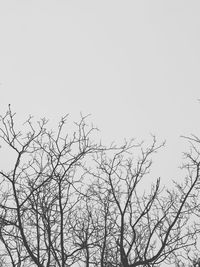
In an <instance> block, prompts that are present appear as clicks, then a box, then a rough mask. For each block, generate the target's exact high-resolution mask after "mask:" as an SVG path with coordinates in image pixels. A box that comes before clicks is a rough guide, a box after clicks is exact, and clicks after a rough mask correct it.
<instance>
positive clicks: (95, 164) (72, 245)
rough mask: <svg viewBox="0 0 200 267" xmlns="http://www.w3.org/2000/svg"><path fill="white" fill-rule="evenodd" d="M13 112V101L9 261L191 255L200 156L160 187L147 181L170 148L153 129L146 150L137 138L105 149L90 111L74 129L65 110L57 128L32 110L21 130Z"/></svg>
mask: <svg viewBox="0 0 200 267" xmlns="http://www.w3.org/2000/svg"><path fill="white" fill-rule="evenodd" d="M14 116H15V114H14V113H13V112H12V111H11V109H10V107H9V109H8V112H7V113H6V114H5V115H4V116H2V117H1V126H0V140H1V144H2V145H4V146H5V145H7V147H8V148H9V150H10V151H13V152H14V156H13V157H14V161H13V162H14V163H13V165H12V166H11V167H10V170H9V171H4V170H0V241H1V246H0V255H1V258H2V261H4V263H5V264H4V266H9V267H10V266H12V267H14V266H17V267H25V266H39V267H50V266H58V267H66V266H74V267H76V266H86V267H94V266H96V267H97V266H100V267H117V266H118V267H135V266H160V264H161V263H163V262H166V263H175V264H177V266H178V264H179V265H180V264H181V262H182V263H183V262H184V260H185V259H186V255H187V253H188V251H189V250H192V248H193V247H194V248H195V246H196V244H197V237H198V236H197V234H198V227H197V225H195V224H193V222H192V220H193V217H192V216H191V214H192V213H193V212H194V211H196V213H197V214H198V211H197V207H199V206H198V203H197V197H196V198H195V196H197V195H198V187H199V166H200V163H199V159H198V157H197V156H194V154H193V152H192V151H190V153H188V154H187V155H186V157H187V163H186V164H185V165H184V168H185V169H186V170H187V172H188V174H187V175H186V178H185V179H183V181H182V183H175V184H174V188H173V189H166V188H164V187H162V186H161V179H160V178H158V179H157V180H156V182H155V184H152V185H150V184H149V183H146V180H145V179H148V177H149V175H150V173H151V172H150V171H151V166H152V157H153V155H154V153H156V152H157V151H158V150H159V149H160V148H161V147H162V146H163V145H164V144H161V145H159V144H157V142H156V138H155V137H154V136H153V137H152V143H151V144H150V145H148V146H146V147H145V145H144V144H143V143H136V141H135V140H131V141H130V142H127V141H125V142H124V144H123V145H122V146H119V147H118V146H115V145H111V146H110V147H107V148H106V147H104V146H102V145H101V142H99V143H98V142H94V141H93V139H94V138H95V132H96V128H94V127H93V126H88V125H87V124H86V119H87V118H86V117H81V120H80V122H79V123H76V124H75V129H74V130H73V131H72V130H70V129H68V130H67V128H66V126H67V124H66V123H67V119H68V117H67V116H66V117H64V118H62V119H61V121H60V123H59V125H58V128H57V129H56V131H55V132H53V131H49V130H48V121H47V120H46V119H42V120H40V121H39V122H37V123H34V121H33V118H32V117H30V118H29V119H28V120H27V121H26V123H25V125H24V127H25V129H24V130H22V131H18V130H17V129H16V126H15V118H14ZM66 132H67V133H66ZM70 132H71V133H70ZM195 148H196V146H194V147H193V149H195ZM11 163H12V162H11ZM147 184H148V185H147ZM144 186H145V191H144ZM195 201H196V202H195ZM194 203H195V204H194ZM180 266H181V265H180Z"/></svg>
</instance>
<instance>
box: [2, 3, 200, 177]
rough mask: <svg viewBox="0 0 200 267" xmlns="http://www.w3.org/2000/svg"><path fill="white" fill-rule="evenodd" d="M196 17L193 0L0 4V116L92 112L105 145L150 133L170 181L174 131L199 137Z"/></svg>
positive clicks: (182, 146) (176, 157) (175, 158)
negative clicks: (161, 142) (9, 108)
mask: <svg viewBox="0 0 200 267" xmlns="http://www.w3.org/2000/svg"><path fill="white" fill-rule="evenodd" d="M199 14H200V1H198V0H188V1H185V0H167V1H164V0H157V1H154V0H153V1H147V0H145V1H142V0H138V1H133V0H131V1H118V0H100V1H97V0H90V1H88V0H80V1H77V0H71V1H68V0H55V1H51V0H33V1H31V0H23V1H22V0H15V1H14V0H2V1H0V99H1V102H0V112H1V113H2V112H5V110H6V109H7V105H8V104H9V103H10V104H11V105H12V107H13V110H15V111H16V112H17V113H18V119H19V120H20V119H22V120H23V119H24V118H25V117H26V116H27V115H29V114H32V115H35V116H38V117H44V116H46V117H48V118H50V119H51V120H53V121H54V120H56V119H59V118H60V117H61V116H62V115H64V114H66V113H70V114H71V117H72V118H77V117H78V114H79V113H80V112H82V113H83V114H88V113H91V114H92V116H91V121H93V123H94V124H95V125H97V126H98V127H99V128H100V129H101V135H102V137H103V138H104V139H105V140H108V141H111V140H117V141H119V140H122V139H123V138H124V137H136V138H138V139H139V140H141V139H146V138H147V137H148V135H149V134H150V133H153V134H156V135H157V136H158V139H159V140H164V139H166V140H167V144H166V148H165V149H164V150H163V151H162V152H161V153H160V156H159V157H157V159H156V160H157V161H156V162H157V163H156V162H155V166H156V167H157V169H158V173H159V175H161V176H163V177H164V179H167V177H169V178H174V176H175V173H176V172H175V170H176V168H177V167H178V164H180V162H181V161H180V160H181V151H184V150H186V148H187V145H186V143H185V142H183V140H181V139H180V135H182V134H183V135H189V134H190V133H195V134H197V135H198V134H200V131H199V130H200V125H199V114H200V113H199V112H200V104H199V103H198V101H197V99H198V98H200V75H199V74H200V16H199ZM156 164H157V165H156Z"/></svg>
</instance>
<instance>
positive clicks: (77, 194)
mask: <svg viewBox="0 0 200 267" xmlns="http://www.w3.org/2000/svg"><path fill="white" fill-rule="evenodd" d="M14 116H15V114H13V113H12V111H11V109H10V108H9V110H8V112H7V113H6V115H5V116H2V117H1V124H2V126H1V129H0V131H1V136H0V138H1V140H2V141H3V142H4V144H7V145H8V147H9V148H10V149H12V150H13V151H14V152H15V161H14V166H13V167H12V168H11V170H10V171H9V172H5V171H3V170H1V171H0V174H1V205H0V210H1V217H0V218H1V232H0V234H1V241H2V244H3V245H4V247H5V250H4V251H3V252H2V253H3V254H2V255H5V253H6V255H7V257H9V258H10V263H11V264H12V266H27V264H28V266H32V265H33V266H35V265H36V266H40V267H43V266H60V267H64V266H68V265H70V266H71V265H72V264H73V263H74V262H76V256H77V254H78V252H79V251H80V250H82V249H83V248H82V247H80V246H76V245H75V244H74V242H73V233H72V231H71V229H70V223H69V222H70V216H71V214H73V211H74V210H75V209H76V207H77V206H78V205H79V201H80V199H81V197H82V196H84V183H83V180H84V176H85V170H84V164H85V162H87V161H89V160H90V159H89V158H90V155H91V154H92V153H97V152H98V151H99V150H102V149H103V148H102V147H101V146H100V145H97V144H95V143H92V141H91V140H90V136H91V135H92V134H93V132H94V131H95V128H94V127H87V125H86V124H85V119H86V118H84V117H82V119H81V121H80V123H78V124H76V131H75V132H73V133H72V136H71V137H70V136H69V135H67V134H63V129H64V126H65V123H66V119H67V117H64V118H62V120H61V121H60V123H59V126H58V129H57V131H56V132H52V131H48V130H47V121H46V120H45V119H42V120H41V121H39V122H38V123H37V125H34V124H33V122H32V118H31V117H30V118H29V119H28V120H27V121H26V126H27V127H28V128H29V129H28V132H26V133H25V134H24V133H22V132H20V131H17V130H16V127H15V124H14Z"/></svg>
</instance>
